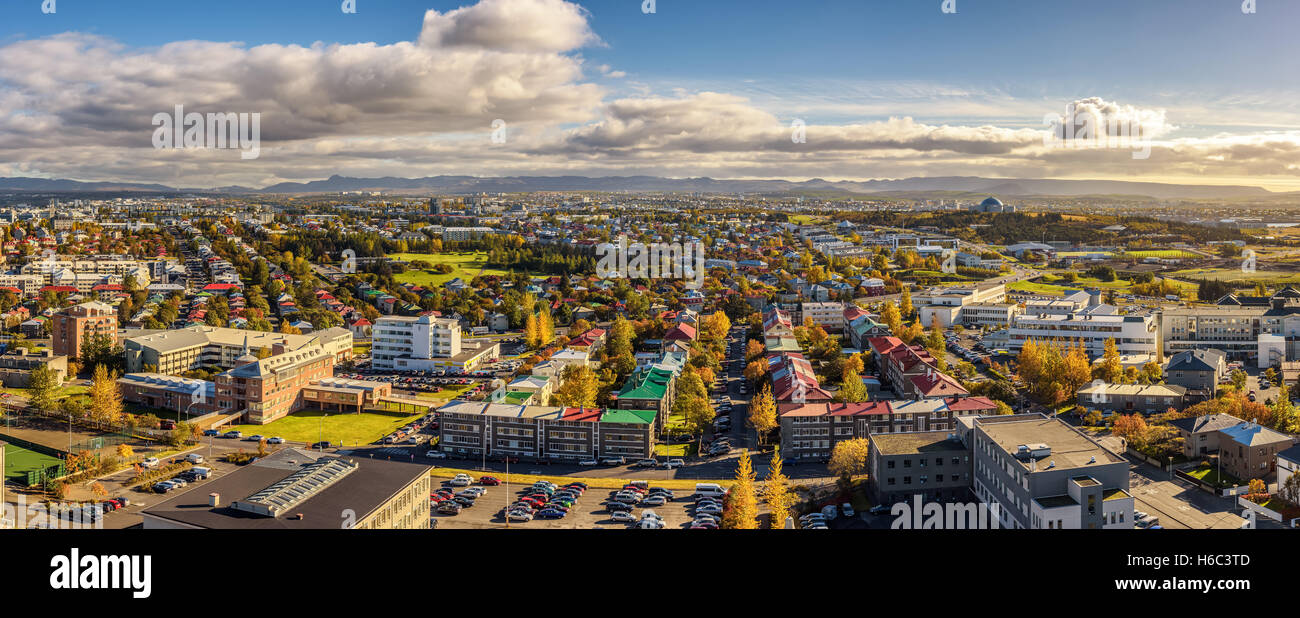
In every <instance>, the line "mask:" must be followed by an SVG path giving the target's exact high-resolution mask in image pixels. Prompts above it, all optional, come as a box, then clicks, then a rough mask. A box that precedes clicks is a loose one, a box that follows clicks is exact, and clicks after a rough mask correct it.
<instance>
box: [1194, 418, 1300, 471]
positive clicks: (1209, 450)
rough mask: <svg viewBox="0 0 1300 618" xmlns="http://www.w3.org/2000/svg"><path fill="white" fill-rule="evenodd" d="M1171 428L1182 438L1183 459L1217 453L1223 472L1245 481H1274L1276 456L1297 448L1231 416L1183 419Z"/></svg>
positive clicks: (1282, 437)
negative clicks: (1176, 430) (1184, 457)
mask: <svg viewBox="0 0 1300 618" xmlns="http://www.w3.org/2000/svg"><path fill="white" fill-rule="evenodd" d="M1169 424H1170V425H1173V426H1174V427H1175V428H1176V429H1178V434H1179V436H1181V437H1182V438H1183V455H1185V456H1186V457H1188V458H1189V459H1200V458H1203V457H1206V456H1208V455H1213V454H1216V453H1217V454H1218V456H1219V463H1220V464H1221V465H1222V466H1223V471H1224V472H1226V473H1228V474H1230V475H1232V476H1234V477H1237V478H1239V479H1242V480H1243V481H1245V480H1248V479H1257V478H1258V479H1264V480H1266V481H1267V480H1271V479H1272V477H1273V476H1274V472H1276V470H1277V461H1276V459H1277V454H1278V453H1281V452H1283V451H1286V450H1287V449H1290V448H1291V447H1292V446H1293V445H1294V444H1295V441H1294V440H1292V439H1291V437H1290V436H1288V435H1286V434H1283V433H1278V432H1276V431H1273V430H1272V429H1269V428H1267V427H1264V426H1262V425H1260V424H1259V423H1254V422H1251V421H1243V420H1241V419H1239V418H1237V417H1235V416H1232V415H1229V414H1207V415H1204V416H1197V417H1192V418H1180V419H1176V420H1173V421H1170V423H1169Z"/></svg>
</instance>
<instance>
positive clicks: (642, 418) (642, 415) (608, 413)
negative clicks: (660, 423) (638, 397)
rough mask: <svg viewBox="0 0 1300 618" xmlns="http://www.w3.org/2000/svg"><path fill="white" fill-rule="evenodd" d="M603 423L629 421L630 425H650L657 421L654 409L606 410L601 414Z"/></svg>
mask: <svg viewBox="0 0 1300 618" xmlns="http://www.w3.org/2000/svg"><path fill="white" fill-rule="evenodd" d="M600 422H602V423H627V424H629V425H649V424H650V423H653V422H655V411H654V410H605V413H604V414H602V415H601V416H600Z"/></svg>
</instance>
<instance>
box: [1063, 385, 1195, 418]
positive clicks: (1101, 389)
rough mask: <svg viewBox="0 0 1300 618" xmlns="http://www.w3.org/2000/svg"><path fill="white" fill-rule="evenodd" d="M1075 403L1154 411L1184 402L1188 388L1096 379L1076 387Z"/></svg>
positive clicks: (1116, 409) (1179, 406) (1110, 409)
mask: <svg viewBox="0 0 1300 618" xmlns="http://www.w3.org/2000/svg"><path fill="white" fill-rule="evenodd" d="M1076 397H1077V401H1078V404H1079V405H1081V406H1083V407H1085V408H1093V409H1096V410H1103V411H1107V412H1124V413H1131V412H1145V413H1147V414H1155V413H1159V412H1165V411H1166V410H1169V409H1170V408H1173V409H1175V410H1181V409H1183V407H1184V406H1185V405H1187V388H1186V387H1183V386H1178V385H1176V384H1109V383H1106V382H1102V381H1101V380H1095V381H1093V383H1092V384H1089V385H1088V386H1085V387H1083V388H1081V389H1079V392H1078V394H1077V396H1076Z"/></svg>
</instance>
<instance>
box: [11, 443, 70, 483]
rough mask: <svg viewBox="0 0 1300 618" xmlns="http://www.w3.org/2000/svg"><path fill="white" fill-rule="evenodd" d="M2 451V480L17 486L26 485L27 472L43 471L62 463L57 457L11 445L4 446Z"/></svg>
mask: <svg viewBox="0 0 1300 618" xmlns="http://www.w3.org/2000/svg"><path fill="white" fill-rule="evenodd" d="M4 449H5V469H4V479H5V480H6V481H11V482H14V483H17V484H19V485H26V484H27V473H28V472H31V471H33V470H44V469H46V468H49V467H50V466H57V465H59V464H61V463H63V460H61V459H59V458H58V457H50V456H49V455H43V454H41V453H37V452H36V451H32V450H28V449H25V448H23V447H21V446H17V445H13V444H6V445H5V446H4Z"/></svg>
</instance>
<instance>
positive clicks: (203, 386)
mask: <svg viewBox="0 0 1300 618" xmlns="http://www.w3.org/2000/svg"><path fill="white" fill-rule="evenodd" d="M117 388H118V391H119V392H120V393H122V401H125V402H127V403H133V404H137V405H142V406H146V407H149V408H155V409H158V410H167V411H169V412H176V413H178V414H179V413H186V414H188V415H190V416H200V415H203V414H207V413H209V412H212V411H215V410H216V409H217V389H216V384H214V383H212V382H208V381H206V380H196V379H193V378H182V377H179V376H169V375H164V374H161V373H128V374H126V375H124V376H122V377H120V378H118V379H117Z"/></svg>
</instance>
